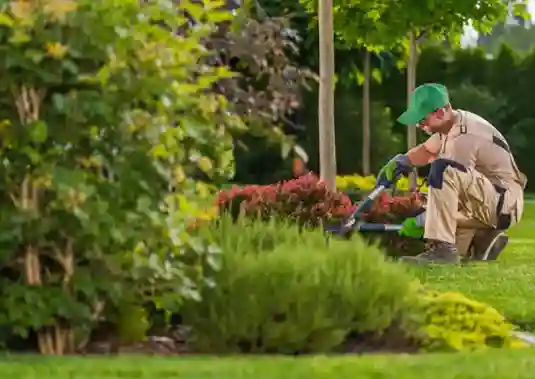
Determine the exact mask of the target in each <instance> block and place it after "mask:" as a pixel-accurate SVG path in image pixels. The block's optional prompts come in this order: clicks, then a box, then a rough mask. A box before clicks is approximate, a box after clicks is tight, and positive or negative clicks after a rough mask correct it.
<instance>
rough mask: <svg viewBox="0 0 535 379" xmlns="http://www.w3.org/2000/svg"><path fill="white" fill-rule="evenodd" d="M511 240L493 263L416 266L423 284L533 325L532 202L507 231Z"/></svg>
mask: <svg viewBox="0 0 535 379" xmlns="http://www.w3.org/2000/svg"><path fill="white" fill-rule="evenodd" d="M508 234H509V236H510V243H509V246H508V247H507V249H506V250H505V251H504V252H503V253H502V255H501V256H500V259H499V260H498V261H496V262H487V263H485V262H480V263H476V264H474V263H472V264H469V265H465V266H459V267H433V268H425V269H421V270H419V269H417V271H416V274H417V275H418V277H419V278H420V279H421V280H422V281H423V282H424V283H426V284H428V285H429V286H431V287H434V288H437V289H440V290H452V291H459V292H462V293H464V294H465V295H467V296H470V297H472V298H474V299H476V300H481V301H484V302H487V303H489V304H491V305H492V306H494V307H496V308H497V309H498V310H500V311H501V312H503V313H504V314H505V315H506V316H507V317H508V318H510V319H512V320H519V321H525V322H528V323H530V324H532V325H533V326H535V259H534V258H535V203H531V202H530V203H528V204H526V210H525V214H524V217H523V220H522V222H521V223H520V224H519V225H517V226H515V227H513V228H511V230H510V231H509V233H508Z"/></svg>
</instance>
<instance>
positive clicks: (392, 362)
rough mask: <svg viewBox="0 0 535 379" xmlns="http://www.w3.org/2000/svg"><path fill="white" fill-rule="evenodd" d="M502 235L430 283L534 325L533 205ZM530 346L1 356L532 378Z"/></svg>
mask: <svg viewBox="0 0 535 379" xmlns="http://www.w3.org/2000/svg"><path fill="white" fill-rule="evenodd" d="M526 208H527V209H526V214H525V217H524V220H523V221H522V223H521V224H520V225H518V226H516V227H515V228H513V229H512V230H511V231H510V233H509V235H510V236H511V243H510V245H509V247H508V249H507V250H506V251H505V252H504V253H503V255H502V257H501V259H500V260H499V261H498V262H494V263H484V262H482V263H478V264H471V265H465V266H462V267H437V268H425V269H422V270H418V271H416V274H417V275H418V276H419V277H420V278H421V279H422V280H423V281H424V282H425V283H426V284H428V285H429V286H432V287H435V288H438V289H441V290H454V291H459V292H462V293H464V294H466V295H468V296H470V297H472V298H475V299H478V300H481V301H485V302H487V303H489V304H491V305H493V306H495V307H496V308H498V309H499V310H501V311H502V312H504V313H505V314H506V315H507V316H508V317H509V318H511V319H515V320H518V319H520V320H526V321H528V322H531V324H532V325H535V291H534V290H533V289H534V286H535V281H534V279H533V278H535V261H534V257H533V254H534V253H535V203H530V204H528V205H527V207H526ZM534 377H535V349H520V350H509V351H508V350H489V351H485V352H478V353H472V354H468V353H463V354H453V353H445V354H421V355H374V356H365V357H359V356H345V357H340V356H337V357H325V356H315V357H300V358H290V357H226V358H216V357H212V358H208V357H182V358H163V357H127V356H120V357H93V358H89V357H86V358H82V357H77V358H45V357H34V356H31V357H30V356H28V357H21V356H19V357H16V358H4V359H3V360H1V359H0V378H9V379H67V378H69V379H70V378H74V379H93V378H98V379H112V378H113V379H119V378H147V379H148V378H150V379H165V378H184V379H244V378H254V379H275V378H289V379H314V378H318V379H321V378H329V379H346V378H347V379H356V378H358V379H415V378H424V379H427V378H429V379H531V378H534Z"/></svg>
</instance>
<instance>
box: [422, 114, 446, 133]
mask: <svg viewBox="0 0 535 379" xmlns="http://www.w3.org/2000/svg"><path fill="white" fill-rule="evenodd" d="M451 118H452V112H451V110H449V109H438V110H436V111H434V112H433V113H430V114H429V115H427V117H426V118H424V119H423V120H422V121H420V122H419V123H418V127H420V128H421V129H423V130H424V131H425V132H426V133H427V134H433V133H441V132H445V131H446V130H447V129H448V126H449V125H450V123H451Z"/></svg>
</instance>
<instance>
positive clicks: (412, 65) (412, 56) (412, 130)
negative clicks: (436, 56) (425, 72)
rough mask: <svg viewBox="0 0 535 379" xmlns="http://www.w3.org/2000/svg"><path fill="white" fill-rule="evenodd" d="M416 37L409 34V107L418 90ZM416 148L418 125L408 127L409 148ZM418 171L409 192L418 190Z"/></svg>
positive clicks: (410, 181) (411, 33)
mask: <svg viewBox="0 0 535 379" xmlns="http://www.w3.org/2000/svg"><path fill="white" fill-rule="evenodd" d="M416 43H417V42H416V36H415V35H414V32H412V31H411V32H409V59H408V62H407V106H410V102H411V94H412V92H413V91H414V89H415V88H416V65H417V62H418V57H417V54H418V51H417V49H416V47H417V46H416ZM414 146H416V125H408V126H407V148H408V149H411V148H413V147H414ZM416 180H417V171H416V170H413V172H412V173H411V174H410V175H409V190H416V186H417V182H416Z"/></svg>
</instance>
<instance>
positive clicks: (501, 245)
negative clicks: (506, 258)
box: [483, 234, 509, 261]
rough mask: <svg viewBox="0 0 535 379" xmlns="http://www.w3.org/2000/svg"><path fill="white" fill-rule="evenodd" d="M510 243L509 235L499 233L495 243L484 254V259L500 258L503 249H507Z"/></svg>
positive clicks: (493, 259)
mask: <svg viewBox="0 0 535 379" xmlns="http://www.w3.org/2000/svg"><path fill="white" fill-rule="evenodd" d="M508 243H509V237H508V236H506V235H505V234H500V235H498V236H497V237H496V238H495V239H494V241H493V243H492V244H491V245H490V246H489V247H488V248H487V251H486V252H485V255H484V256H483V260H484V261H495V260H497V259H498V257H499V256H500V254H501V253H502V251H503V250H504V249H505V247H506V246H507V244H508Z"/></svg>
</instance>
